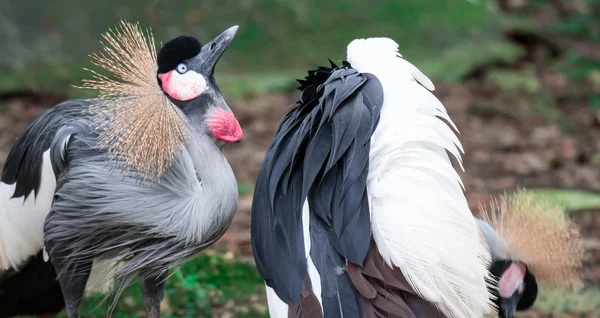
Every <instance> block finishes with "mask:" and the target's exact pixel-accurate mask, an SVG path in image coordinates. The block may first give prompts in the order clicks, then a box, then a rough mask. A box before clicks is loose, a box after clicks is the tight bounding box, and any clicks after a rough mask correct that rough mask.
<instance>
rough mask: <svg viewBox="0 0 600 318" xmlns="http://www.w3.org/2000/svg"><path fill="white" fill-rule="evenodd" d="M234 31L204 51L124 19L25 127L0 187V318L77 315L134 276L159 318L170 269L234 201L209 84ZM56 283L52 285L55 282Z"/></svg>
mask: <svg viewBox="0 0 600 318" xmlns="http://www.w3.org/2000/svg"><path fill="white" fill-rule="evenodd" d="M236 30H237V26H234V27H232V28H229V29H227V30H226V31H225V32H223V33H222V34H220V35H219V36H217V37H216V38H215V39H214V40H212V41H210V42H208V43H207V44H205V45H204V46H202V45H201V44H200V42H199V41H198V40H197V39H196V38H194V37H191V36H180V37H177V38H175V39H173V40H171V41H169V42H167V43H165V44H164V46H162V48H161V49H160V51H159V52H158V54H157V53H156V50H155V46H154V39H153V37H152V34H151V32H150V31H149V30H148V31H147V32H144V30H142V29H141V27H140V26H139V25H136V24H132V23H129V22H124V21H122V22H121V23H120V24H119V25H118V27H117V28H116V29H115V30H114V31H110V32H108V33H107V34H105V35H104V39H105V40H106V42H107V44H108V45H106V44H105V47H104V53H100V54H95V55H93V56H92V57H93V60H94V62H95V64H96V65H98V66H100V67H101V68H103V69H105V70H108V71H109V72H110V73H112V75H113V76H111V77H106V76H104V75H100V74H99V73H94V77H93V79H90V80H87V81H85V82H84V84H83V86H82V87H83V88H89V89H95V90H98V91H99V98H97V99H91V100H69V101H66V102H63V103H61V104H58V105H56V106H54V107H53V108H51V109H49V110H48V111H46V112H45V113H43V114H42V115H41V116H40V117H39V118H37V119H36V120H35V121H34V122H32V123H31V124H30V125H29V127H28V128H27V129H26V130H25V131H24V132H23V134H22V135H21V136H20V137H19V138H18V139H17V141H16V143H15V145H14V146H13V148H12V150H11V151H10V153H9V155H8V159H7V161H6V165H5V166H4V170H3V172H2V179H1V181H2V183H0V270H1V271H2V272H1V273H0V316H1V317H7V316H14V315H23V314H26V315H30V314H55V313H56V312H58V311H59V310H61V309H62V308H63V306H65V307H66V310H67V313H68V316H69V317H79V305H80V300H81V298H82V296H83V295H84V292H85V290H86V284H87V285H88V288H89V289H95V288H96V287H97V286H99V285H100V284H102V283H103V282H106V281H110V280H111V279H113V278H114V279H115V281H116V282H118V285H117V287H118V288H117V289H116V291H115V293H116V295H117V297H118V295H119V292H120V291H121V290H122V288H123V287H124V286H125V284H127V283H128V282H129V281H131V279H132V278H134V277H135V276H137V275H139V277H140V280H141V286H142V292H143V295H144V300H145V304H146V310H147V316H148V317H154V318H156V317H159V314H160V302H161V300H162V299H163V296H164V284H165V280H166V279H167V273H168V270H169V269H170V268H172V267H174V266H177V265H180V264H182V263H183V262H185V261H186V260H188V259H189V258H191V257H192V256H194V255H196V254H197V253H199V252H200V251H202V250H204V249H205V248H207V247H208V246H210V245H211V244H213V243H214V242H215V241H216V240H217V239H218V238H220V237H221V236H222V235H223V234H224V232H225V231H226V229H227V228H228V226H229V224H230V222H231V220H232V218H233V214H234V211H235V209H236V206H237V198H238V190H237V183H236V180H235V177H234V174H233V172H232V169H231V167H230V166H229V164H228V162H227V160H226V158H225V156H224V153H223V151H222V147H223V146H224V144H226V143H231V142H237V141H239V140H241V138H242V130H241V128H240V125H239V123H238V121H237V120H236V118H235V116H234V115H233V114H232V112H231V110H230V108H229V107H228V105H227V103H226V102H225V100H224V98H223V96H222V95H221V92H220V90H219V87H218V86H217V84H216V82H215V78H214V68H215V65H216V63H217V61H218V60H219V58H220V57H221V55H222V54H223V52H224V51H225V50H226V48H227V47H228V45H229V44H230V42H231V40H232V39H233V37H234V35H235V33H236ZM57 280H58V281H57ZM94 282H95V283H94Z"/></svg>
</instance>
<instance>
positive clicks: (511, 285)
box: [498, 263, 526, 298]
mask: <svg viewBox="0 0 600 318" xmlns="http://www.w3.org/2000/svg"><path fill="white" fill-rule="evenodd" d="M525 272H526V270H525V265H523V264H518V263H512V264H511V265H510V266H509V267H508V269H507V270H506V271H505V272H504V274H502V276H501V277H500V279H499V280H498V292H499V294H500V296H501V297H504V298H510V296H512V294H513V293H514V292H515V291H516V290H517V288H518V287H519V285H520V284H521V282H523V279H524V278H525Z"/></svg>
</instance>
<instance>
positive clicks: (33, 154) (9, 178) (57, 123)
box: [0, 100, 88, 200]
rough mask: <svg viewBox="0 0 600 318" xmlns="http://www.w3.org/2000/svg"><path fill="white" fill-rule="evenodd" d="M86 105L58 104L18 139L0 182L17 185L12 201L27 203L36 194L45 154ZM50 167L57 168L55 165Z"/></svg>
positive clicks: (9, 154) (68, 102) (77, 103)
mask: <svg viewBox="0 0 600 318" xmlns="http://www.w3.org/2000/svg"><path fill="white" fill-rule="evenodd" d="M87 106H88V103H87V102H85V101H82V100H71V101H66V102H63V103H60V104H58V105H56V106H54V107H53V108H51V109H49V110H47V111H46V112H44V113H43V114H42V115H40V116H39V117H38V118H36V119H35V120H34V121H33V122H32V123H31V124H30V125H29V126H28V127H27V128H26V129H25V131H24V132H23V133H22V134H21V135H20V136H19V137H18V138H17V141H16V142H15V144H14V146H13V147H12V148H11V150H10V152H9V153H8V157H7V158H6V163H5V165H4V168H3V170H2V178H1V179H0V180H1V181H2V182H4V183H6V184H14V183H16V186H15V192H14V194H13V196H12V197H13V198H19V197H24V200H26V199H27V197H28V196H29V195H30V194H31V193H33V194H34V196H35V195H37V192H38V191H39V190H40V186H41V181H42V180H41V179H42V159H43V154H44V152H45V151H46V150H48V149H50V146H51V145H52V141H53V139H54V136H55V135H56V132H57V131H58V130H59V129H60V128H61V127H62V126H64V125H65V124H66V123H68V122H69V121H70V120H71V119H72V118H75V117H77V116H81V114H82V113H83V111H84V110H85V109H87ZM53 168H56V167H55V166H54V162H53ZM56 173H57V171H56V169H55V174H56Z"/></svg>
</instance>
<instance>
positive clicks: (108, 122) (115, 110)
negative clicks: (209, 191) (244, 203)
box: [79, 21, 189, 179]
mask: <svg viewBox="0 0 600 318" xmlns="http://www.w3.org/2000/svg"><path fill="white" fill-rule="evenodd" d="M102 38H103V39H104V40H105V41H106V43H103V42H101V43H102V46H103V52H98V53H94V54H92V55H90V57H91V58H92V63H93V64H94V65H96V66H98V67H100V68H102V69H104V70H105V71H108V72H109V73H111V74H112V77H113V78H109V77H108V76H105V75H102V74H100V73H98V72H96V71H93V70H89V69H86V70H88V71H90V72H91V73H92V79H85V80H83V85H82V86H80V87H79V88H85V89H92V90H96V91H98V99H96V100H94V103H93V105H92V106H91V107H90V109H89V111H90V113H91V114H92V115H94V116H96V118H99V119H100V122H101V123H102V124H101V126H100V127H99V128H100V129H99V130H100V133H99V134H100V138H99V139H100V146H101V147H106V148H107V149H108V151H109V153H110V154H111V158H118V159H119V160H122V162H123V164H124V168H125V169H126V170H130V171H135V172H136V173H138V174H141V175H143V176H144V177H147V176H149V177H152V178H153V179H156V178H158V177H160V176H161V174H162V173H163V172H164V171H165V169H167V168H168V167H169V165H170V164H171V162H172V161H173V159H174V156H175V153H176V151H177V150H178V149H179V147H180V146H181V145H182V144H183V143H184V142H185V140H186V139H187V137H188V132H189V126H188V121H187V118H186V117H185V115H184V114H183V113H182V112H181V111H180V109H179V108H178V107H177V106H175V105H174V104H173V103H172V102H171V101H170V100H169V99H168V97H167V96H166V95H165V94H164V92H163V91H162V89H161V88H160V86H159V84H158V80H157V70H158V65H157V60H156V59H157V54H156V47H155V43H154V36H153V35H152V31H151V30H150V29H147V30H146V32H144V30H142V28H141V27H140V25H139V23H136V24H134V23H130V22H127V21H120V22H119V23H118V25H117V26H116V27H115V29H114V30H110V29H109V30H108V32H106V33H104V34H103V35H102Z"/></svg>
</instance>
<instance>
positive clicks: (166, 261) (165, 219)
mask: <svg viewBox="0 0 600 318" xmlns="http://www.w3.org/2000/svg"><path fill="white" fill-rule="evenodd" d="M88 106H89V102H85V101H68V102H65V103H62V104H59V105H57V106H56V107H55V108H53V109H52V110H50V111H49V112H48V113H47V114H45V116H46V117H52V116H60V117H62V118H64V120H58V125H60V126H62V127H60V128H59V129H58V131H57V132H56V135H55V136H54V138H53V141H52V144H51V146H50V150H51V158H52V165H53V168H54V170H55V173H56V176H57V186H56V193H55V199H54V204H53V206H52V210H51V211H50V214H49V215H48V217H47V219H46V224H45V242H46V249H47V251H48V253H49V255H51V257H52V258H57V257H58V258H64V259H61V260H60V263H61V266H60V267H61V268H58V269H57V271H58V275H60V274H61V273H62V272H64V271H65V270H67V269H68V268H71V266H89V265H91V261H93V260H94V259H98V258H110V259H118V260H121V261H124V262H121V263H120V265H119V267H118V269H117V274H118V276H119V277H126V278H130V277H131V275H133V274H135V273H138V272H139V273H141V274H142V275H160V274H161V273H164V272H165V271H166V270H168V269H169V268H171V267H173V266H177V265H179V264H182V263H183V262H185V261H186V260H188V259H189V258H190V257H192V256H194V255H195V254H197V253H198V252H200V251H202V250H203V249H205V248H206V247H208V246H210V245H211V244H212V243H214V242H215V241H216V240H217V239H219V238H220V237H221V236H222V235H223V234H224V233H225V231H226V230H227V228H228V226H229V225H230V223H231V220H232V218H233V215H234V212H235V209H236V207H237V198H238V190H237V183H236V181H235V177H234V174H233V171H232V169H231V167H230V166H229V164H228V162H227V160H226V158H225V156H224V154H223V152H222V150H221V149H220V148H219V147H217V145H216V144H215V143H214V142H213V141H212V140H210V137H208V136H207V135H206V134H204V133H203V132H202V131H196V130H192V133H191V136H190V138H189V139H188V142H187V144H185V145H182V146H181V147H180V149H179V152H178V153H177V154H176V156H175V160H174V163H173V164H172V166H171V167H170V168H169V169H168V170H167V171H165V173H164V174H163V175H162V176H161V178H160V181H159V182H153V181H151V180H148V179H146V180H143V179H142V178H141V177H137V176H135V175H134V174H132V173H124V171H123V169H122V164H121V163H120V162H118V161H114V160H112V161H111V160H110V159H109V155H108V153H107V152H106V150H105V149H102V148H100V147H99V146H98V145H99V143H98V129H97V128H98V123H97V122H94V121H92V119H91V117H89V116H86V115H85V114H84V113H83V112H84V111H85V109H86V108H87V107H88ZM74 112H75V113H78V116H77V117H75V116H65V114H70V113H74ZM189 119H190V123H191V124H192V127H193V128H196V127H194V123H196V122H199V120H200V118H198V119H195V118H189ZM65 145H66V147H65Z"/></svg>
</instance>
